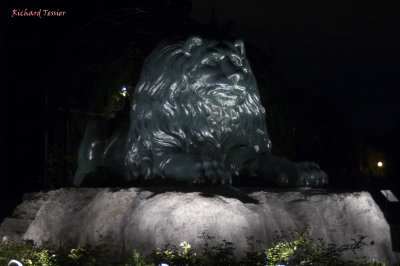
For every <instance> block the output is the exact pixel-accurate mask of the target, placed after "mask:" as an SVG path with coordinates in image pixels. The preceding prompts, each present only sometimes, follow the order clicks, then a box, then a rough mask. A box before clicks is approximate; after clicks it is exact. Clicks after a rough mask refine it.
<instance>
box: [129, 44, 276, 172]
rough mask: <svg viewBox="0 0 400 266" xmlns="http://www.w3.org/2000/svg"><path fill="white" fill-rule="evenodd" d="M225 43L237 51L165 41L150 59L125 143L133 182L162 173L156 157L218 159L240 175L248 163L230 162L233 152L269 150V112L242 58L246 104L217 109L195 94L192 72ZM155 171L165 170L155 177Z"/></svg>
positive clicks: (138, 86) (143, 70) (145, 65)
mask: <svg viewBox="0 0 400 266" xmlns="http://www.w3.org/2000/svg"><path fill="white" fill-rule="evenodd" d="M221 45H224V46H225V49H226V47H228V49H231V50H232V52H237V49H236V48H235V46H234V45H233V44H232V43H229V42H217V41H213V40H201V41H200V42H198V43H195V44H194V45H192V46H193V47H187V44H185V42H176V43H172V44H168V43H164V44H161V45H160V46H158V47H157V48H156V49H155V50H154V51H153V52H152V53H151V54H150V55H149V56H148V58H147V59H146V61H145V63H144V66H143V69H142V73H141V77H140V80H139V82H138V85H137V87H136V89H135V91H134V94H133V104H132V109H131V112H130V120H131V121H130V126H129V131H128V134H127V140H126V141H127V142H126V149H127V150H126V151H125V152H126V153H125V155H126V156H125V163H124V164H125V165H126V166H128V167H129V170H128V171H129V175H130V176H131V177H132V178H136V177H138V176H144V177H151V176H153V175H155V174H160V173H162V168H163V167H164V166H163V164H164V163H165V162H161V163H160V165H154V161H153V158H154V157H155V156H157V155H159V154H170V153H186V154H196V155H199V156H211V157H215V158H217V159H218V160H220V161H223V162H224V163H226V164H228V165H227V167H228V168H229V169H231V171H232V173H233V174H239V172H240V169H241V167H243V164H244V163H245V162H244V161H241V162H236V163H229V162H228V159H227V158H228V157H229V155H230V153H231V152H232V151H233V150H237V149H238V148H240V147H244V148H245V149H249V150H251V151H253V152H254V153H261V152H267V151H268V150H269V149H270V141H269V138H268V134H267V129H266V122H265V109H264V108H263V107H262V105H261V103H260V97H259V94H258V90H257V83H256V80H255V77H254V75H253V73H252V71H251V68H250V66H249V64H248V62H247V60H246V58H245V56H244V55H243V64H244V67H245V68H246V75H245V77H244V79H245V84H246V86H245V87H246V95H245V99H244V101H243V103H242V104H240V105H237V106H230V107H229V106H228V107H215V106H213V105H211V104H209V103H208V102H207V101H206V100H204V99H203V98H202V97H200V96H199V95H197V94H196V93H194V92H193V89H192V84H193V81H192V80H191V78H190V72H191V71H192V70H193V69H195V68H196V66H197V65H198V64H199V63H200V61H201V56H203V55H204V54H206V53H207V52H208V51H210V49H214V48H215V47H217V46H221ZM156 168H161V170H160V171H156V173H154V172H153V169H156ZM161 175H162V174H161Z"/></svg>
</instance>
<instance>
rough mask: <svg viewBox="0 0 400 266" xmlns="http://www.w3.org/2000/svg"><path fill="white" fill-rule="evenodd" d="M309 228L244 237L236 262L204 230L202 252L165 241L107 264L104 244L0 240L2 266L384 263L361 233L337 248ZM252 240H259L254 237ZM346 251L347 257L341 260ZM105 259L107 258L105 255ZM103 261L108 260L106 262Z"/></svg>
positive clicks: (226, 244)
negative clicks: (368, 252) (15, 263)
mask: <svg viewBox="0 0 400 266" xmlns="http://www.w3.org/2000/svg"><path fill="white" fill-rule="evenodd" d="M308 229H309V228H308V227H305V228H303V229H301V230H295V231H289V233H288V234H287V235H285V234H284V233H281V234H279V235H278V236H277V237H276V238H275V239H274V241H273V243H272V246H271V247H269V248H264V249H261V250H258V251H257V250H253V249H254V248H255V243H254V237H250V238H248V244H249V246H250V249H251V250H252V251H247V252H245V254H244V256H243V257H242V258H241V259H240V260H236V257H235V253H234V251H235V248H234V246H233V243H231V242H228V241H225V240H223V243H221V244H219V245H216V246H210V243H209V240H211V239H213V237H210V236H209V235H208V234H207V232H203V234H202V235H201V236H199V238H201V239H203V241H204V244H203V248H202V252H201V254H199V255H198V254H197V253H195V252H193V251H192V250H191V245H190V244H189V243H188V242H186V241H183V242H182V243H181V244H180V249H178V248H177V247H175V246H173V245H167V246H166V247H165V248H164V249H158V250H157V251H153V253H151V254H150V255H148V256H145V255H142V254H140V253H139V252H138V251H137V250H133V251H132V253H131V256H130V257H129V259H128V260H126V261H125V262H119V261H111V262H110V261H108V262H105V261H106V260H107V259H105V258H104V257H105V255H104V254H107V251H105V250H104V247H95V248H92V247H78V248H75V249H68V248H54V247H51V246H43V247H39V246H35V245H33V244H31V243H27V242H20V243H17V244H14V243H11V242H10V241H4V240H3V241H2V242H1V243H0V265H6V264H7V263H8V261H9V260H10V259H17V260H19V261H21V262H22V263H23V264H24V265H45V266H52V265H63V266H64V265H66V266H69V265H84V266H91V265H103V264H104V265H120V266H155V265H160V264H161V263H164V264H167V265H178V266H190V265H200V266H201V265H204V266H205V265H207V266H208V265H209V266H213V265H226V266H229V265H232V266H233V265H237V266H244V265H279V264H283V265H354V266H356V265H365V266H366V265H371V266H378V265H385V264H384V263H383V262H377V261H374V260H372V261H368V260H367V259H366V258H365V257H359V256H357V254H356V251H357V250H358V249H360V248H362V247H364V246H366V245H368V244H367V243H365V242H364V240H365V236H358V237H357V239H352V241H351V243H350V244H345V245H340V246H337V245H335V244H327V243H326V242H325V241H324V240H323V239H321V238H319V239H318V240H317V241H314V239H313V238H312V237H311V236H310V234H309V230H308ZM255 242H256V244H259V245H260V244H262V243H261V242H259V241H255ZM344 254H347V255H348V256H349V257H351V258H350V259H344V258H343V256H342V255H344ZM108 260H109V259H108ZM105 263H107V264H105Z"/></svg>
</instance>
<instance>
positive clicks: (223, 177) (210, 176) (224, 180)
mask: <svg viewBox="0 0 400 266" xmlns="http://www.w3.org/2000/svg"><path fill="white" fill-rule="evenodd" d="M201 165H202V168H203V175H201V176H200V177H199V178H197V179H195V180H194V181H193V183H195V184H207V183H211V184H213V185H216V184H217V185H219V184H221V185H227V186H230V185H231V184H232V174H231V172H230V171H228V170H227V169H226V167H225V165H223V164H222V163H219V162H218V161H216V160H213V161H203V162H202V164H201Z"/></svg>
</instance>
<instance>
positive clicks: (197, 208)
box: [0, 188, 399, 262]
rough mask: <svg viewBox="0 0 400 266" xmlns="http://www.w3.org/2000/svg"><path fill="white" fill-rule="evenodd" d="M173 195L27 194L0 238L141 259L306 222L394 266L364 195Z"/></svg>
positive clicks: (264, 237) (383, 229)
mask: <svg viewBox="0 0 400 266" xmlns="http://www.w3.org/2000/svg"><path fill="white" fill-rule="evenodd" d="M162 190H169V191H167V192H163V191H162ZM174 190H176V189H166V188H152V189H151V191H150V190H144V189H139V188H130V189H121V190H111V189H94V188H74V189H60V190H54V191H50V192H48V193H36V194H31V195H29V196H28V197H27V198H26V200H25V201H24V202H23V203H22V204H20V205H19V206H18V207H17V208H16V210H15V211H14V214H13V215H12V217H9V218H6V219H5V220H4V221H3V223H2V225H1V226H0V236H4V235H8V236H10V237H12V238H14V239H18V238H23V239H31V240H33V241H34V242H35V243H38V244H42V243H44V242H50V243H53V244H56V245H74V246H76V245H87V244H91V245H95V244H112V246H113V247H114V252H115V254H116V255H117V254H118V255H121V254H126V253H128V252H129V251H130V250H132V249H134V248H136V249H138V250H140V251H143V252H145V253H148V252H151V251H152V250H153V249H156V248H158V247H160V248H162V247H164V246H165V245H166V244H167V243H170V244H173V245H176V246H178V245H179V243H180V242H182V241H187V242H189V243H190V244H191V245H192V246H193V247H194V248H195V249H196V248H199V247H200V245H201V244H203V243H204V242H203V240H202V239H200V238H198V236H200V235H201V234H202V233H203V232H204V231H207V234H208V235H210V236H214V237H215V238H214V239H212V242H211V244H213V243H214V244H216V243H221V240H223V239H225V240H227V241H231V242H234V243H235V247H236V248H237V251H238V252H241V251H242V250H246V249H248V248H249V247H248V245H247V238H248V237H251V236H254V237H255V239H258V240H261V241H263V242H264V243H266V244H268V243H270V242H271V240H272V239H273V237H274V236H275V235H276V231H281V230H283V231H287V230H288V229H300V228H302V227H303V226H304V225H306V224H308V225H309V226H310V233H311V235H312V236H313V237H314V238H317V237H322V238H324V239H325V240H326V241H327V242H329V243H335V244H338V245H340V244H344V243H349V242H350V239H351V238H355V237H356V236H357V235H359V234H364V235H367V236H368V238H367V241H374V242H375V245H373V246H367V247H365V248H364V249H363V250H361V251H360V252H359V253H358V254H359V255H362V256H364V255H365V256H367V257H369V258H375V259H379V260H385V261H391V262H394V261H398V260H399V254H398V253H393V252H392V251H391V240H390V230H389V226H388V224H387V222H386V221H385V219H384V216H383V214H382V212H381V211H380V209H379V207H378V206H377V205H376V204H375V202H374V201H373V199H372V198H371V196H370V194H369V193H367V192H359V193H341V194H335V193H327V192H324V191H322V190H298V191H280V192H268V191H247V192H245V191H244V190H238V189H233V188H210V189H207V188H204V189H193V190H191V191H190V188H186V189H185V191H174ZM216 191H218V194H217V193H216Z"/></svg>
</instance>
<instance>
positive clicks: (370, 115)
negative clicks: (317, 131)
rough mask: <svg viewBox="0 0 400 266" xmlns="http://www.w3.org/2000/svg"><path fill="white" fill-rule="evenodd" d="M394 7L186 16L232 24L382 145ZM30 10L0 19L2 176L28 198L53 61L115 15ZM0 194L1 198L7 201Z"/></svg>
mask: <svg viewBox="0 0 400 266" xmlns="http://www.w3.org/2000/svg"><path fill="white" fill-rule="evenodd" d="M158 2H162V1H158ZM158 2H155V3H154V4H153V7H157V5H158V4H157V3H158ZM394 2H395V1H391V2H390V1H369V2H368V1H363V2H359V1H357V3H356V1H307V4H305V3H303V2H302V1H262V0H259V1H257V0H249V1H228V0H222V1H217V2H215V1H211V0H193V1H192V12H191V14H190V17H191V18H192V19H193V20H195V21H197V22H200V23H206V24H207V23H210V22H211V21H212V20H213V19H214V20H216V21H217V23H218V24H220V25H223V24H226V23H231V24H230V25H231V27H230V28H229V32H228V34H229V35H230V36H232V37H234V38H242V39H244V40H245V42H246V43H249V44H252V45H254V46H256V47H258V48H259V49H260V50H261V51H263V52H264V53H265V54H266V55H267V56H269V57H270V58H271V59H272V60H273V63H274V64H275V66H276V68H277V70H278V71H279V73H280V75H281V76H282V78H283V79H284V80H285V82H286V83H289V84H292V85H293V86H297V87H299V88H305V89H306V90H307V91H308V92H309V93H310V94H314V95H315V94H316V95H322V97H324V98H325V99H326V100H327V101H328V102H329V103H331V104H332V105H333V106H334V107H335V108H337V109H336V110H337V112H338V115H340V117H343V119H344V120H345V123H346V124H347V125H348V126H349V128H350V129H352V130H355V131H357V132H359V133H362V134H363V135H365V136H368V137H369V136H371V137H374V138H377V139H383V140H385V138H386V137H387V136H388V135H390V134H393V132H395V131H394V130H395V129H396V127H397V128H398V127H399V125H400V123H399V121H400V119H399V118H400V111H399V108H398V102H399V99H400V69H399V62H400V50H399V47H400V34H399V25H400V23H399V22H400V21H399V20H400V16H399V14H400V10H399V9H398V8H396V7H395V5H394ZM24 3H25V2H24V1H17V2H15V3H14V4H9V6H7V8H6V9H5V11H4V12H3V14H2V15H3V16H2V19H3V21H2V26H3V30H2V38H1V40H2V50H3V53H2V55H3V57H5V60H4V59H2V63H3V64H2V66H4V67H3V68H2V74H3V75H4V77H5V79H6V80H7V82H6V86H4V87H3V88H2V95H3V96H2V97H1V114H2V125H3V126H4V125H5V126H4V127H2V145H1V155H2V157H1V162H2V169H5V170H4V171H2V174H1V181H2V182H1V184H0V186H1V188H2V191H0V192H3V191H6V192H7V191H15V190H16V189H17V187H18V186H20V187H21V191H22V192H23V191H32V190H35V189H37V188H36V187H35V186H34V185H32V184H33V183H32V182H27V181H26V180H27V178H28V177H27V176H29V175H32V178H35V177H36V176H37V175H40V173H41V171H42V169H43V158H42V157H43V139H42V135H43V127H44V123H45V122H44V121H43V119H42V117H43V114H44V112H45V110H44V108H43V103H44V89H43V88H51V83H52V82H53V81H54V80H53V79H52V78H53V69H54V68H56V67H57V66H56V64H57V62H59V61H57V56H58V55H59V54H60V53H61V51H62V49H63V48H65V45H66V43H67V42H68V41H69V40H70V39H71V36H72V35H73V34H74V33H76V31H77V30H79V29H80V28H82V27H83V26H84V25H85V24H87V23H88V22H89V21H90V20H92V19H93V18H95V17H96V16H99V15H100V14H102V13H104V12H106V11H110V10H113V9H115V8H98V7H92V8H84V7H75V8H68V7H65V5H60V6H56V5H55V4H50V5H48V4H39V3H38V2H35V3H36V4H35V7H34V8H31V5H25V4H24ZM141 5H142V4H140V3H139V4H135V1H133V4H129V5H128V4H127V3H125V6H129V7H140V6H141ZM24 8H28V9H32V10H33V9H37V8H42V9H46V8H49V9H50V8H51V9H60V10H65V11H66V15H65V16H62V17H47V18H42V19H39V18H36V17H13V18H12V17H11V16H12V10H13V9H24ZM4 25H5V27H4ZM4 62H6V63H5V64H4ZM256 78H257V77H256ZM21 88H24V89H21ZM21 103H24V106H19V104H21ZM21 128H23V129H26V130H21ZM17 129H18V130H17ZM21 132H22V133H21ZM397 145H398V144H397ZM22 147H26V151H24V149H22ZM24 153H26V154H27V155H26V156H23V155H22V154H24ZM15 158H18V161H16V159H15ZM21 158H22V159H21ZM3 173H5V174H4V175H3ZM21 176H25V177H23V178H21ZM10 187H11V189H9V188H10ZM13 193H14V192H13ZM2 194H3V193H2ZM2 197H3V198H0V200H1V201H4V197H8V194H7V193H5V194H3V196H2Z"/></svg>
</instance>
